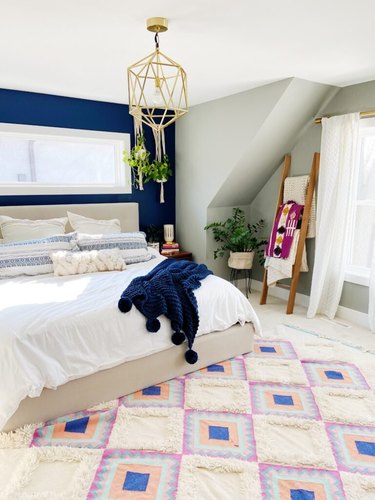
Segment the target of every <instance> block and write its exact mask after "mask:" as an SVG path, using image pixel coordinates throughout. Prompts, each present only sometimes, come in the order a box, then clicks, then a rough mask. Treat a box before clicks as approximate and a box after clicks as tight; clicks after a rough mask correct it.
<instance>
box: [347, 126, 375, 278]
mask: <svg viewBox="0 0 375 500" xmlns="http://www.w3.org/2000/svg"><path fill="white" fill-rule="evenodd" d="M355 196H356V198H355V208H354V214H353V217H354V220H353V222H354V224H353V233H352V237H351V251H350V259H349V266H348V269H347V273H346V277H345V279H346V281H351V282H353V283H358V284H360V285H365V286H368V285H369V278H370V266H371V257H372V252H373V251H374V245H375V120H374V119H366V120H362V121H361V128H360V137H359V169H358V179H357V187H356V194H355Z"/></svg>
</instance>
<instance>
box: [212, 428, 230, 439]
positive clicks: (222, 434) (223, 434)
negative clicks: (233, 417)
mask: <svg viewBox="0 0 375 500" xmlns="http://www.w3.org/2000/svg"><path fill="white" fill-rule="evenodd" d="M208 436H209V438H210V439H220V440H221V441H228V439H229V429H228V427H220V426H218V425H210V426H209V428H208Z"/></svg>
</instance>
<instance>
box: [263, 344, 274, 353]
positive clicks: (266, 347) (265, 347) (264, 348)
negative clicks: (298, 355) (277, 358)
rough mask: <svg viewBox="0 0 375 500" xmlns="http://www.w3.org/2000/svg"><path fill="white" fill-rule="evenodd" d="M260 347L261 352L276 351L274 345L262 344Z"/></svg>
mask: <svg viewBox="0 0 375 500" xmlns="http://www.w3.org/2000/svg"><path fill="white" fill-rule="evenodd" d="M259 349H260V352H276V349H275V348H274V347H270V346H265V345H261V346H260V347H259Z"/></svg>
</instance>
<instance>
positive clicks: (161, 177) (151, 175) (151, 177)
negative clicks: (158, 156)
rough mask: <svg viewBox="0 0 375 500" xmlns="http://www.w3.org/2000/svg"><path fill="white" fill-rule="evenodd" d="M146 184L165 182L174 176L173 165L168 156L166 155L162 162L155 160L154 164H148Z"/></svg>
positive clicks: (145, 171)
mask: <svg viewBox="0 0 375 500" xmlns="http://www.w3.org/2000/svg"><path fill="white" fill-rule="evenodd" d="M143 173H144V176H145V182H149V181H155V182H158V181H160V182H165V181H167V180H168V179H169V177H170V176H171V175H172V169H171V165H170V163H169V158H168V155H164V156H163V159H162V160H161V161H159V160H154V161H153V162H152V163H148V164H147V165H146V166H145V168H144V170H143Z"/></svg>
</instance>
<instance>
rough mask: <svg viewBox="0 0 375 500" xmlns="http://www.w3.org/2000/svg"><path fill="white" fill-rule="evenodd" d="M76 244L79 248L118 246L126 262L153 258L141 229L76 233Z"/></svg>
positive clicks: (109, 247)
mask: <svg viewBox="0 0 375 500" xmlns="http://www.w3.org/2000/svg"><path fill="white" fill-rule="evenodd" d="M77 245H78V247H79V249H80V250H108V249H111V248H119V249H120V251H121V257H122V258H123V259H124V260H125V262H126V264H136V263H138V262H146V261H148V260H150V259H154V258H155V255H152V254H151V253H150V252H149V250H148V248H147V242H146V235H145V233H143V232H142V231H138V232H134V233H116V234H82V233H78V235H77Z"/></svg>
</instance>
